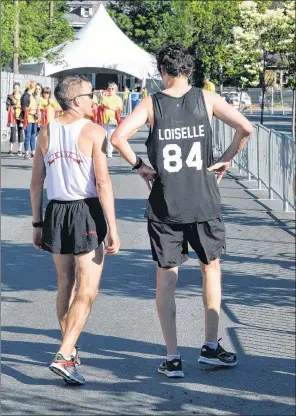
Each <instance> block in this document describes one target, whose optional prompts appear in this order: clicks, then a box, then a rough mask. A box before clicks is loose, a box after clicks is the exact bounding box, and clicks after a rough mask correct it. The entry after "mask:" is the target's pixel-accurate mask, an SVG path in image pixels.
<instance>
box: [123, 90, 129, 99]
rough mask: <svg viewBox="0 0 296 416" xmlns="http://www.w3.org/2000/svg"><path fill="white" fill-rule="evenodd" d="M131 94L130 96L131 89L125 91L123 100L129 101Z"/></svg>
mask: <svg viewBox="0 0 296 416" xmlns="http://www.w3.org/2000/svg"><path fill="white" fill-rule="evenodd" d="M129 94H130V90H129V89H126V90H124V91H123V99H124V100H127V99H128V96H129Z"/></svg>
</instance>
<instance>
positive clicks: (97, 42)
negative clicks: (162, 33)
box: [22, 4, 159, 80]
mask: <svg viewBox="0 0 296 416" xmlns="http://www.w3.org/2000/svg"><path fill="white" fill-rule="evenodd" d="M61 46H64V48H63V49H62V51H61V63H59V64H52V63H49V62H47V61H43V75H45V76H50V75H54V74H57V73H61V72H63V71H66V72H67V73H69V72H71V73H73V71H76V70H77V72H81V71H79V70H80V69H82V68H83V73H85V71H86V69H87V70H88V71H87V72H111V73H124V74H128V75H132V76H134V77H136V78H139V79H142V80H144V79H147V78H159V75H158V74H157V68H156V61H155V58H154V57H153V56H152V55H150V54H149V53H147V52H146V51H144V50H143V49H141V48H140V47H139V46H137V45H136V44H135V43H133V42H132V41H131V40H130V39H129V38H128V37H127V36H126V35H125V34H124V33H123V32H122V31H121V30H120V29H119V27H118V26H117V25H116V24H115V23H114V21H113V20H112V19H111V17H110V16H109V14H108V13H107V11H106V9H105V7H104V6H103V4H101V5H100V7H99V9H98V10H97V12H96V13H95V14H94V16H93V17H92V18H91V19H90V20H89V22H88V23H87V24H86V25H85V26H84V27H83V28H82V29H81V30H80V31H79V32H78V33H77V34H76V35H75V40H74V41H68V42H65V43H64V44H62V45H59V46H57V47H56V48H54V49H53V51H54V50H58V49H59V48H60V47H61ZM32 64H33V62H32V63H29V64H27V65H26V64H25V65H23V69H25V68H24V67H25V66H27V69H29V67H30V68H31V71H33V70H34V69H33V68H32V67H33V66H34V64H33V65H32ZM35 65H39V68H40V63H35ZM100 69H101V70H102V71H100ZM36 70H38V69H37V68H36ZM22 72H23V71H22ZM31 73H32V72H31Z"/></svg>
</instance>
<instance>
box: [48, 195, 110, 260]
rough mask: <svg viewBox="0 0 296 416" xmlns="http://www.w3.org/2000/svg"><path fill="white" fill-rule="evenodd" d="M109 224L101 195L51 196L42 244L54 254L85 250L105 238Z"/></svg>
mask: <svg viewBox="0 0 296 416" xmlns="http://www.w3.org/2000/svg"><path fill="white" fill-rule="evenodd" d="M106 234H107V225H106V221H105V217H104V214H103V210H102V207H101V204H100V201H99V199H98V198H89V199H81V200H79V201H70V202H69V201H55V200H51V201H50V202H49V204H48V205H47V208H46V212H45V219H44V227H43V232H42V248H43V249H44V250H46V251H49V252H50V253H53V254H82V253H88V252H90V251H92V250H95V249H96V248H98V247H99V245H100V244H101V243H102V241H104V238H105V237H106Z"/></svg>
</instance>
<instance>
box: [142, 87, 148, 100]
mask: <svg viewBox="0 0 296 416" xmlns="http://www.w3.org/2000/svg"><path fill="white" fill-rule="evenodd" d="M147 95H148V91H147V88H146V87H144V88H143V91H142V99H143V98H145V97H147Z"/></svg>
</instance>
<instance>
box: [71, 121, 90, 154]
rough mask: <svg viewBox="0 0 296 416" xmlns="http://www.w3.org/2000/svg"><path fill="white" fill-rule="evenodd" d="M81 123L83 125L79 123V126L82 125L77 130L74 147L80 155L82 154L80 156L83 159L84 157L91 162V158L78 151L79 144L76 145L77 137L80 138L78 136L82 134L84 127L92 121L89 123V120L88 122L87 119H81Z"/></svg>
mask: <svg viewBox="0 0 296 416" xmlns="http://www.w3.org/2000/svg"><path fill="white" fill-rule="evenodd" d="M82 121H83V123H81V124H82V126H81V129H80V130H79V132H78V134H77V135H76V139H75V146H76V149H77V150H78V151H79V153H81V154H82V156H83V157H85V158H86V159H89V160H92V156H86V155H85V154H84V153H83V151H82V150H80V147H79V144H78V140H79V136H80V134H81V133H82V130H83V129H84V127H85V126H86V125H87V124H89V123H92V121H91V120H88V119H86V118H83V119H82ZM91 152H93V150H92V151H91Z"/></svg>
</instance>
